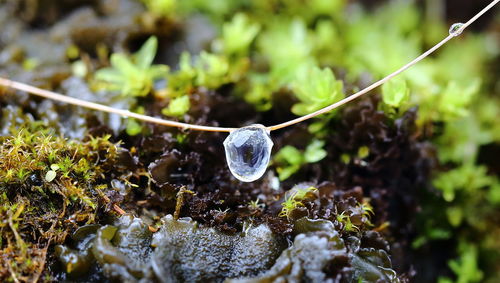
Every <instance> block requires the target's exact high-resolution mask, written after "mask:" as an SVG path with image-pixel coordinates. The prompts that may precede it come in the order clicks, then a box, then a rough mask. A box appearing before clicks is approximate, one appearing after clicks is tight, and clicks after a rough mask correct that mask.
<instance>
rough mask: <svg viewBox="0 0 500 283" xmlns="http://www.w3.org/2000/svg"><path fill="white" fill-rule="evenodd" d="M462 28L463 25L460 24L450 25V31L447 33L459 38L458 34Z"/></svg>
mask: <svg viewBox="0 0 500 283" xmlns="http://www.w3.org/2000/svg"><path fill="white" fill-rule="evenodd" d="M463 26H464V24H462V23H454V24H452V25H451V27H450V30H449V31H448V32H449V33H450V35H453V36H459V35H460V34H462V31H463V29H462V27H463Z"/></svg>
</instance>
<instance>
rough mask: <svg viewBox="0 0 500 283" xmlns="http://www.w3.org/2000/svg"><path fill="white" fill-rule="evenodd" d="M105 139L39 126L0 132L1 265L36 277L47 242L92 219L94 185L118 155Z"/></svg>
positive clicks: (95, 203) (14, 275)
mask: <svg viewBox="0 0 500 283" xmlns="http://www.w3.org/2000/svg"><path fill="white" fill-rule="evenodd" d="M109 138H110V136H103V137H93V138H90V139H89V140H88V141H86V142H80V141H69V140H67V139H65V138H62V137H60V136H56V135H54V134H52V133H51V131H49V130H47V129H46V128H43V127H38V126H35V127H30V126H24V127H21V130H19V131H17V132H13V133H12V136H8V137H0V143H1V145H0V219H2V220H1V221H0V254H1V256H0V269H2V270H8V272H9V274H10V275H11V276H12V278H17V279H18V280H34V278H37V277H38V276H40V274H41V272H42V271H43V270H44V265H45V261H46V257H47V248H48V246H49V244H53V243H62V242H63V241H64V239H65V238H66V235H68V233H69V231H71V230H73V229H74V227H75V226H74V224H76V223H92V222H94V221H95V218H96V214H97V209H98V206H99V204H102V203H104V201H103V199H101V198H100V197H98V196H97V195H96V194H95V192H94V189H93V185H95V184H97V183H100V182H103V181H104V182H105V180H103V178H102V176H103V174H104V173H106V172H108V169H107V168H108V166H109V165H110V164H112V163H114V162H115V161H116V159H117V157H118V151H119V144H116V143H112V142H111V141H110V140H109ZM19 192H22V193H19ZM0 277H2V274H1V273H0Z"/></svg>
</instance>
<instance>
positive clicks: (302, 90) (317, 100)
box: [292, 66, 344, 115]
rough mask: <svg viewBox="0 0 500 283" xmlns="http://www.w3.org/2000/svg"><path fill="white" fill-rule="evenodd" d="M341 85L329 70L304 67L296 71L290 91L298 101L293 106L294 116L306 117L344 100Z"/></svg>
mask: <svg viewBox="0 0 500 283" xmlns="http://www.w3.org/2000/svg"><path fill="white" fill-rule="evenodd" d="M342 88H343V83H342V81H340V80H336V79H335V76H334V75H333V72H332V70H331V69H328V68H325V69H323V70H322V69H320V68H318V67H316V66H314V67H304V68H301V69H300V70H299V71H298V74H297V78H296V80H295V81H294V82H293V83H292V90H293V91H294V93H295V96H296V97H297V98H298V99H299V100H300V102H299V103H297V104H295V105H293V107H292V112H293V113H294V114H296V115H307V114H309V113H311V112H314V111H316V110H319V109H321V108H323V107H326V106H328V105H330V104H332V103H334V102H336V101H339V100H340V99H342V98H344V94H343V92H342Z"/></svg>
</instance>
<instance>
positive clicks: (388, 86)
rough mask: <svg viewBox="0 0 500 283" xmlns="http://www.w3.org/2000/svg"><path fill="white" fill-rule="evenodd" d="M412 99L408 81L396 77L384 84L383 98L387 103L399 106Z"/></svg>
mask: <svg viewBox="0 0 500 283" xmlns="http://www.w3.org/2000/svg"><path fill="white" fill-rule="evenodd" d="M409 99H410V89H409V88H408V86H407V84H406V81H405V80H404V79H401V78H394V79H392V80H390V81H388V82H387V83H385V84H384V85H383V86H382V100H383V101H384V103H385V104H387V105H389V106H391V107H394V108H399V107H401V106H402V105H403V104H404V103H407V102H408V101H409Z"/></svg>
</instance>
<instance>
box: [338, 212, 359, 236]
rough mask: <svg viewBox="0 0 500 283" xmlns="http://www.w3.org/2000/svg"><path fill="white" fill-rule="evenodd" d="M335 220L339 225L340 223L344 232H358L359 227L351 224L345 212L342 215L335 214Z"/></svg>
mask: <svg viewBox="0 0 500 283" xmlns="http://www.w3.org/2000/svg"><path fill="white" fill-rule="evenodd" d="M336 219H337V221H338V222H339V223H342V225H343V228H344V231H346V232H358V231H359V227H358V226H356V225H354V224H353V223H352V222H351V217H350V216H349V215H347V213H346V212H345V211H342V213H340V214H337V216H336Z"/></svg>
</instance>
